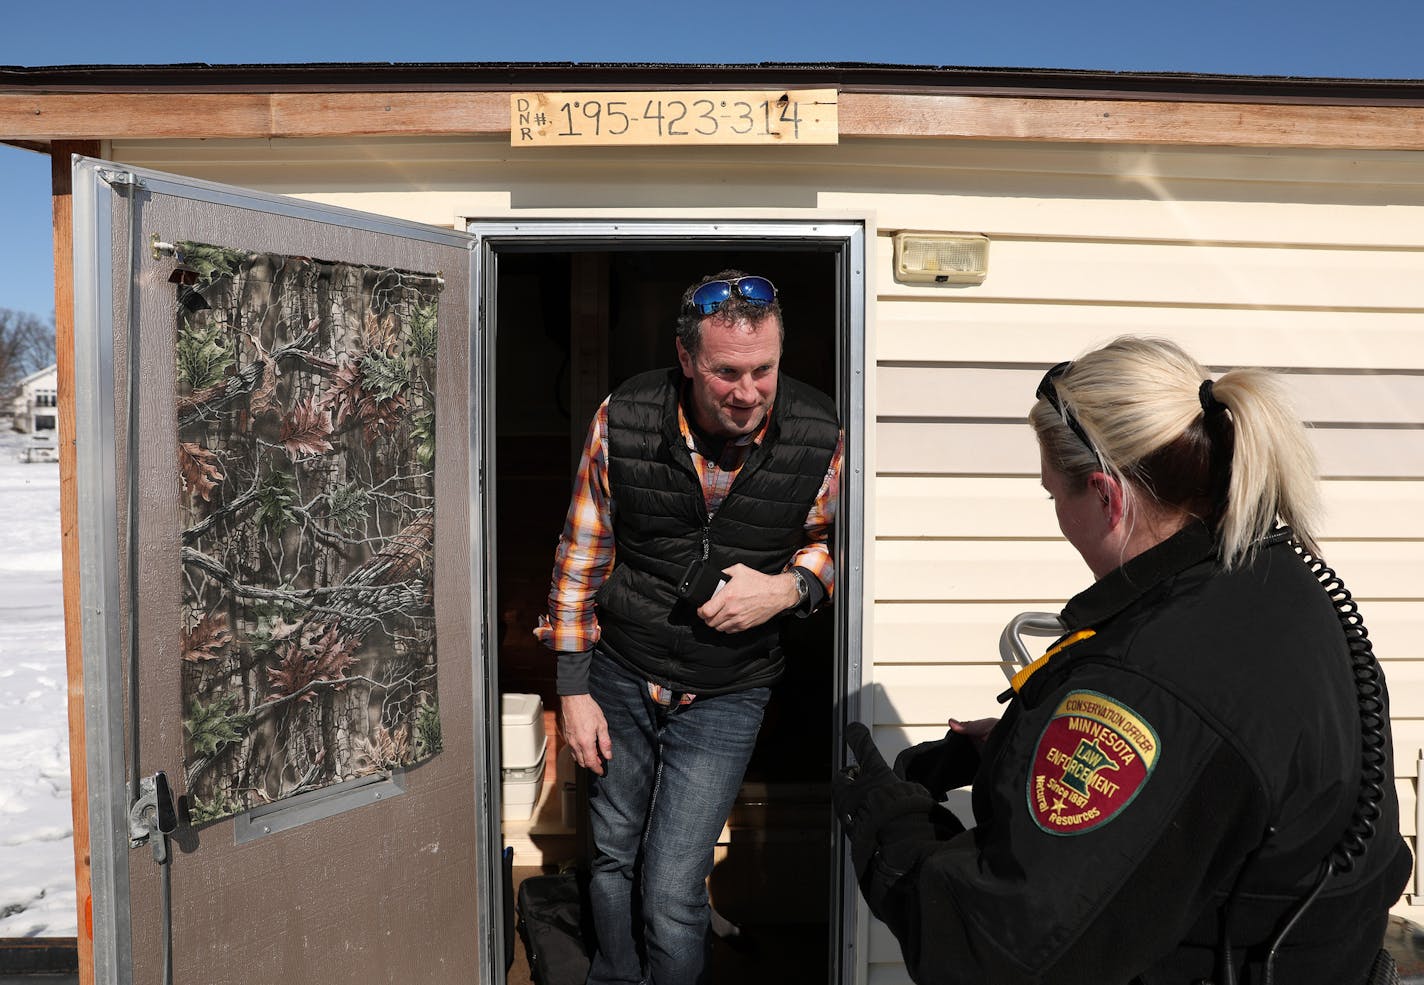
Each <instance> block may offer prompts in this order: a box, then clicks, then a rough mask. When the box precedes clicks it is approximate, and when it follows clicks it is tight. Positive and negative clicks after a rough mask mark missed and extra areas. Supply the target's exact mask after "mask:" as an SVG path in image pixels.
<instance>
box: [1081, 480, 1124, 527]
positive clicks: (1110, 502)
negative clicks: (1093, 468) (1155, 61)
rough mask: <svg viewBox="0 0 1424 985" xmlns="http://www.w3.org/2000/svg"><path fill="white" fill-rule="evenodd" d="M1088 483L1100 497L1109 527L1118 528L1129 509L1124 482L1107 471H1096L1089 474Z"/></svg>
mask: <svg viewBox="0 0 1424 985" xmlns="http://www.w3.org/2000/svg"><path fill="white" fill-rule="evenodd" d="M1088 485H1089V487H1090V488H1091V489H1092V490H1093V493H1094V494H1095V495H1096V496H1097V497H1098V501H1099V503H1100V504H1101V506H1100V508H1101V510H1102V516H1103V521H1104V523H1106V524H1107V529H1108V530H1116V529H1117V527H1118V524H1120V523H1122V517H1123V514H1124V513H1125V512H1126V510H1127V499H1126V497H1125V496H1124V495H1123V489H1122V483H1120V482H1118V481H1117V480H1116V479H1114V478H1113V477H1112V476H1110V475H1108V474H1107V473H1106V472H1094V473H1093V474H1092V475H1090V476H1088Z"/></svg>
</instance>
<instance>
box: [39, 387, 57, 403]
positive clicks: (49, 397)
mask: <svg viewBox="0 0 1424 985" xmlns="http://www.w3.org/2000/svg"><path fill="white" fill-rule="evenodd" d="M35 406H36V407H57V406H59V401H58V399H57V398H56V394H55V391H54V390H40V391H39V392H37V393H36V394H35Z"/></svg>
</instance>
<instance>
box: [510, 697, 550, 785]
mask: <svg viewBox="0 0 1424 985" xmlns="http://www.w3.org/2000/svg"><path fill="white" fill-rule="evenodd" d="M499 705H500V708H499V710H500V716H499V723H500V731H499V735H500V757H499V765H500V767H501V768H502V769H504V770H505V771H506V772H507V771H509V770H524V769H528V768H529V767H531V766H533V765H534V764H535V763H542V762H543V761H544V745H545V743H546V742H547V741H548V737H547V736H545V734H544V702H543V700H542V699H541V698H540V697H539V695H537V694H501V695H500V696H499Z"/></svg>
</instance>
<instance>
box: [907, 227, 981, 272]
mask: <svg viewBox="0 0 1424 985" xmlns="http://www.w3.org/2000/svg"><path fill="white" fill-rule="evenodd" d="M988 273H989V237H987V236H978V235H975V234H972V233H963V234H960V233H954V234H950V233H896V234H895V279H896V280H898V281H901V282H902V283H907V284H980V283H983V281H984V277H985V276H986V275H987V274H988Z"/></svg>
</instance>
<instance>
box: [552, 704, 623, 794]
mask: <svg viewBox="0 0 1424 985" xmlns="http://www.w3.org/2000/svg"><path fill="white" fill-rule="evenodd" d="M559 718H560V720H561V721H560V724H561V726H562V728H563V732H564V741H565V742H567V743H568V744H569V748H570V749H572V750H573V754H574V762H575V763H577V764H578V765H579V766H583V767H586V768H587V769H591V770H593V771H594V772H595V773H597V774H598V775H599V776H602V775H603V763H604V761H605V760H609V759H612V758H613V741H612V740H611V739H609V737H608V722H607V721H606V720H605V719H604V717H603V709H602V708H600V707H598V702H597V701H594V700H593V697H592V696H591V695H587V694H566V695H564V696H563V697H561V698H559Z"/></svg>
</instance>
